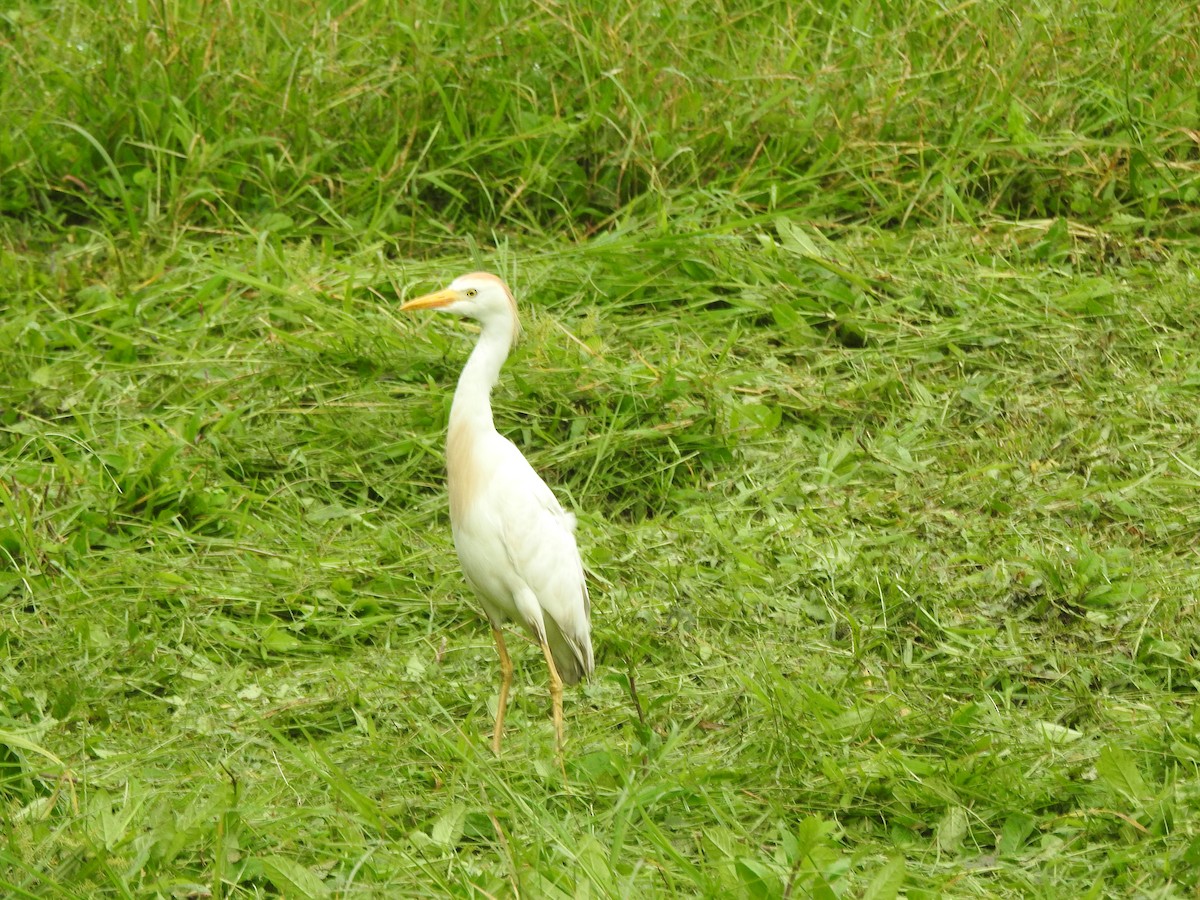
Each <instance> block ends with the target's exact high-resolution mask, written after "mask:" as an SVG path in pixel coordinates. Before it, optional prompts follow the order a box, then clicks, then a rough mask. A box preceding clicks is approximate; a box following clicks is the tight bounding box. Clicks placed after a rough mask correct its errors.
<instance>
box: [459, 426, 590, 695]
mask: <svg viewBox="0 0 1200 900" xmlns="http://www.w3.org/2000/svg"><path fill="white" fill-rule="evenodd" d="M472 457H473V459H472V461H471V465H472V469H473V470H474V471H473V477H472V485H471V492H470V496H469V497H464V498H463V499H462V503H461V504H460V505H459V509H458V515H457V516H456V517H454V518H455V521H454V522H453V523H452V524H453V526H454V544H455V547H456V548H457V549H458V557H459V561H460V562H461V563H462V567H463V571H464V573H465V574H466V576H467V579H468V581H470V582H471V584H472V586H473V587H474V588H475V590H476V591H477V592H478V593H479V595H480V599H481V601H482V602H483V606H484V609H485V610H486V611H487V613H488V616H489V618H491V619H492V620H493V622H498V621H503V620H504V619H515V620H516V621H518V622H521V623H522V624H523V625H524V626H525V627H526V628H528V629H529V630H530V631H531V632H532V633H533V634H534V636H535V637H542V636H544V637H545V639H546V642H547V644H548V645H549V646H550V651H551V653H552V654H553V656H554V662H555V665H556V667H557V668H558V671H559V675H560V676H562V679H563V681H565V682H566V683H568V684H573V683H575V682H577V681H578V680H579V679H580V678H581V677H583V676H584V675H588V674H591V672H592V669H593V668H594V661H593V656H592V644H591V603H590V600H589V598H588V593H587V584H586V582H585V579H584V574H583V563H582V561H581V560H580V558H579V549H578V547H577V546H576V544H575V534H574V531H575V517H574V516H573V515H571V514H570V513H568V512H565V511H564V510H563V508H562V506H561V505H560V504H559V502H558V500H557V499H556V498H555V496H554V494H553V493H552V492H551V490H550V488H549V487H547V486H546V483H545V482H544V481H542V479H541V478H540V477H539V476H538V474H537V473H536V472H535V471H534V470H533V467H532V466H530V465H529V463H528V462H527V461H526V459H525V457H524V456H522V455H521V451H519V450H518V449H517V448H516V446H515V445H514V444H513V443H512V442H511V441H509V440H508V439H507V438H504V437H502V436H501V435H499V434H496V433H495V432H491V433H490V434H488V435H487V436H486V437H483V436H482V435H480V436H478V443H477V445H476V446H475V447H474V448H473V452H472Z"/></svg>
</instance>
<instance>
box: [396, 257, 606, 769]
mask: <svg viewBox="0 0 1200 900" xmlns="http://www.w3.org/2000/svg"><path fill="white" fill-rule="evenodd" d="M400 309H402V310H417V309H436V310H440V311H442V312H448V313H453V314H455V315H459V316H466V317H468V318H472V319H475V320H477V321H478V322H479V324H480V326H481V329H482V330H481V332H480V335H479V342H478V343H477V344H476V345H475V349H474V350H473V351H472V352H471V356H470V358H469V359H468V360H467V364H466V365H465V366H464V367H463V370H462V374H461V375H460V376H459V379H458V388H457V389H456V390H455V391H454V402H453V404H452V405H451V407H450V426H449V429H448V432H447V435H446V475H447V478H446V481H447V487H448V491H449V494H450V526H451V529H452V531H453V533H454V547H455V549H456V550H457V551H458V559H459V562H460V563H461V565H462V570H463V574H464V575H465V576H466V578H467V582H468V584H470V585H471V587H472V588H473V589H474V591H475V593H476V594H477V595H478V596H479V601H480V603H481V604H482V606H483V610H484V612H485V613H486V614H487V617H488V619H489V621H490V622H491V625H492V636H493V637H494V638H495V639H496V650H497V652H498V653H499V654H500V672H501V681H500V698H499V703H498V705H497V707H496V726H495V730H494V731H493V732H492V749H493V751H494V752H495V753H497V754H499V753H500V738H501V735H502V734H503V732H504V711H505V707H506V706H507V704H508V692H509V687H510V686H511V685H512V677H513V666H512V660H511V659H510V658H509V655H508V648H507V647H505V645H504V635H503V634H502V633H501V630H500V626H501V625H503V624H504V622H506V621H509V620H514V621H516V622H519V623H520V624H521V625H523V626H524V627H525V629H526V630H527V631H528V632H529V633H530V634H531V635H532V636H533V637H534V639H535V640H536V641H537V642H538V644H539V645H540V646H541V648H542V653H543V655H544V656H545V657H546V665H547V666H548V667H549V669H550V699H551V703H552V707H553V716H554V736H555V747H556V750H557V753H558V758H559V764H560V766H561V765H562V748H563V711H562V698H563V684H564V683H566V684H575V683H576V682H578V681H579V680H580V679H581V678H583V677H584V676H587V675H590V674H591V673H592V670H593V668H594V665H595V663H594V661H593V657H592V641H591V603H590V601H589V599H588V591H587V583H586V581H585V579H584V574H583V563H582V562H581V560H580V558H579V549H578V547H577V546H576V544H575V516H573V515H572V514H571V513H569V512H565V511H564V510H563V508H562V506H561V505H559V502H558V500H557V499H556V498H555V496H554V494H553V493H552V492H551V491H550V488H549V487H547V486H546V483H545V482H544V481H542V479H541V478H540V477H539V476H538V474H537V473H536V472H535V471H534V470H533V467H532V466H530V465H529V462H528V461H527V460H526V459H525V457H524V456H522V455H521V451H520V450H518V449H517V447H516V445H515V444H513V443H512V441H510V440H508V438H506V437H503V436H502V435H501V434H500V433H499V432H497V431H496V426H495V424H494V423H493V421H492V404H491V392H492V387H493V386H494V385H495V384H496V381H497V380H498V378H499V377H500V367H501V366H503V365H504V361H505V359H507V357H508V351H509V349H510V348H511V347H512V344H513V341H514V340H516V337H517V335H518V333H519V330H520V326H519V324H518V320H517V305H516V301H514V300H513V296H512V293H511V292H510V291H509V289H508V286H507V285H505V283H504V282H503V281H501V280H500V279H499V278H497V277H496V276H495V275H491V274H489V273H487V272H475V273H473V274H470V275H463V276H461V277H459V278H456V279H455V280H454V281H453V282H451V284H450V286H449V287H447V288H445V289H444V290H440V291H437V292H435V293H432V294H428V295H426V296H424V297H418V298H417V299H415V300H410V301H409V302H407V303H405V304H403V305H402V306H401V307H400Z"/></svg>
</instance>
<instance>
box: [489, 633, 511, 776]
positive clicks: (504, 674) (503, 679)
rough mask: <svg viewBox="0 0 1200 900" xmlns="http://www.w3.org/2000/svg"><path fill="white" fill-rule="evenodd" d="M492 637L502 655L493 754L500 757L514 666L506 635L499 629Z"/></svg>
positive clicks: (493, 734)
mask: <svg viewBox="0 0 1200 900" xmlns="http://www.w3.org/2000/svg"><path fill="white" fill-rule="evenodd" d="M492 637H494V638H495V639H496V650H497V652H498V653H499V654H500V700H499V702H498V703H497V704H496V728H495V730H494V731H493V732H492V752H493V753H495V754H496V755H497V756H499V755H500V736H501V735H502V734H504V711H505V709H506V708H507V707H508V689H509V687H510V686H511V685H512V679H513V664H512V660H511V659H509V658H508V648H507V647H506V646H504V635H503V634H501V633H500V629H499V628H495V627H493V628H492Z"/></svg>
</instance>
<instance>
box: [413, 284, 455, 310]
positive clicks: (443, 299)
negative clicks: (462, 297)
mask: <svg viewBox="0 0 1200 900" xmlns="http://www.w3.org/2000/svg"><path fill="white" fill-rule="evenodd" d="M457 299H458V291H452V290H450V288H444V289H443V290H440V291H434V292H433V293H432V294H426V295H425V296H424V297H417V298H416V299H415V300H409V301H408V302H407V303H402V304H401V305H400V309H401V310H409V309H438V308H439V307H442V306H449V305H450V304H451V303H453V302H454V301H455V300H457Z"/></svg>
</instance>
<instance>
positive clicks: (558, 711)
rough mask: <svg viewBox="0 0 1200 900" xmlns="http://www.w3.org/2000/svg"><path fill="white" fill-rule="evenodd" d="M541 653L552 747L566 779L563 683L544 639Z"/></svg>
mask: <svg viewBox="0 0 1200 900" xmlns="http://www.w3.org/2000/svg"><path fill="white" fill-rule="evenodd" d="M542 655H543V656H545V657H546V665H547V666H548V667H549V668H550V704H551V708H552V709H553V715H554V747H555V750H556V752H557V754H558V767H559V768H560V769H562V773H563V781H566V780H567V767H566V764H565V763H564V762H563V683H562V679H561V678H560V677H559V676H558V667H557V666H555V665H554V657H553V656H552V655H551V653H550V646H549V645H548V644H547V643H546V642H545V641H542Z"/></svg>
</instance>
